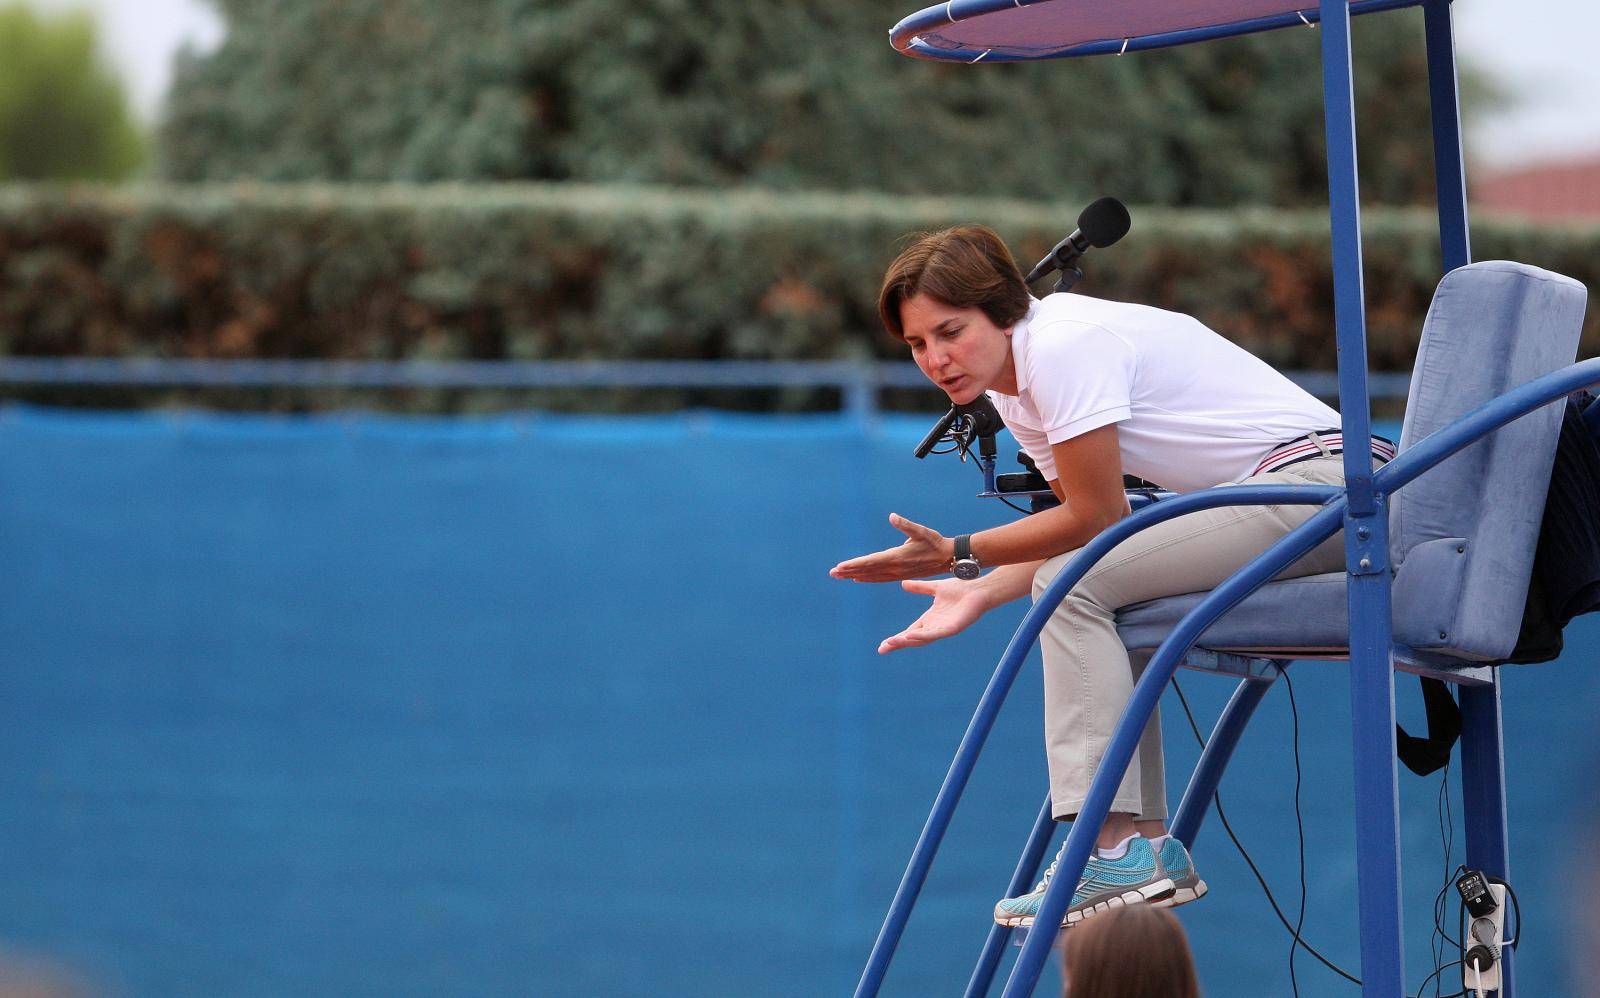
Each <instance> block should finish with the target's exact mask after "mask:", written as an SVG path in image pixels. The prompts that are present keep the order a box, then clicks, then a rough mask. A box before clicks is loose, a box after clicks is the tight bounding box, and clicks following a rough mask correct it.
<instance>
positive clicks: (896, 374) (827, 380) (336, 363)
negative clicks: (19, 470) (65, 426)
mask: <svg viewBox="0 0 1600 998" xmlns="http://www.w3.org/2000/svg"><path fill="white" fill-rule="evenodd" d="M1287 373H1288V376H1289V377H1290V378H1291V379H1292V380H1294V381H1295V383H1297V384H1299V385H1300V386H1301V387H1303V388H1305V389H1306V390H1307V391H1309V392H1311V393H1312V394H1313V395H1316V396H1319V397H1322V398H1335V397H1337V395H1338V379H1337V376H1336V375H1335V374H1334V373H1333V372H1332V371H1290V372H1287ZM1410 383H1411V376H1410V374H1409V373H1404V372H1393V373H1383V374H1374V375H1372V376H1371V390H1372V395H1373V397H1374V398H1385V399H1403V398H1405V396H1406V392H1407V389H1408V387H1409V385H1410ZM0 385H61V386H102V387H147V388H156V387H163V388H177V387H200V388H374V389H383V388H507V389H516V388H575V387H610V388H621V387H626V388H833V389H837V390H838V391H839V392H840V407H841V408H842V409H844V410H845V411H847V412H852V413H856V414H858V415H864V416H869V415H871V414H873V413H875V412H876V411H877V410H878V405H879V399H878V393H879V391H880V390H881V389H884V388H922V389H927V390H928V391H929V392H930V393H932V392H933V391H934V388H933V386H932V385H930V384H929V383H928V381H927V379H926V378H924V377H923V376H922V373H921V372H920V371H918V370H917V366H916V365H915V364H909V363H906V362H903V361H848V360H780V361H770V360H604V361H598V360H597V361H587V360H544V361H503V360H453V361H409V360H398V361H391V360H179V359H161V358H120V357H0Z"/></svg>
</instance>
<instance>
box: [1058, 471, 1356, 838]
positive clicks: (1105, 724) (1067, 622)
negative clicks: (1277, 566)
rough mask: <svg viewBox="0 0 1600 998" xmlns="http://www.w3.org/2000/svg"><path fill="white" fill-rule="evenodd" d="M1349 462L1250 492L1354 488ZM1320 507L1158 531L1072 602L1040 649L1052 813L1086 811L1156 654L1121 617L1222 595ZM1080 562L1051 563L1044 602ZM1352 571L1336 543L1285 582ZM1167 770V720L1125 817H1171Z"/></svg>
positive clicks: (1245, 510)
mask: <svg viewBox="0 0 1600 998" xmlns="http://www.w3.org/2000/svg"><path fill="white" fill-rule="evenodd" d="M1343 460H1344V459H1343V456H1342V455H1335V456H1324V457H1319V458H1315V459H1313V460H1310V461H1302V462H1300V463H1299V464H1295V465H1291V466H1289V467H1287V468H1284V469H1283V470H1282V471H1275V472H1269V473H1267V474H1262V475H1255V476H1252V477H1250V478H1247V479H1245V480H1244V481H1243V482H1240V483H1239V484H1241V485H1304V484H1312V485H1343V484H1344V465H1343ZM1317 509H1318V507H1317V506H1227V507H1223V508H1220V509H1210V510H1203V511H1201V512H1198V513H1191V514H1189V515H1188V516H1181V517H1178V518H1177V519H1175V520H1168V521H1167V522H1165V523H1159V524H1156V525H1155V526H1153V527H1150V528H1148V529H1146V530H1142V531H1140V532H1139V533H1137V534H1135V535H1133V536H1132V537H1130V538H1128V539H1127V540H1125V541H1123V542H1122V543H1121V544H1119V545H1117V546H1116V547H1115V548H1113V549H1112V550H1111V552H1110V553H1109V554H1107V555H1106V556H1105V557H1104V558H1102V559H1101V560H1100V562H1099V563H1098V564H1096V565H1095V566H1094V568H1092V569H1090V571H1089V574H1088V575H1086V576H1085V577H1084V578H1083V579H1082V581H1080V582H1079V583H1078V585H1077V586H1076V587H1075V588H1074V589H1073V590H1072V592H1070V593H1068V594H1067V597H1066V599H1064V600H1062V601H1061V606H1060V607H1058V608H1057V609H1056V612H1055V613H1054V614H1052V615H1051V617H1050V620H1049V622H1048V623H1046V624H1045V626H1044V631H1043V633H1042V634H1041V635H1040V638H1039V646H1040V651H1041V652H1042V654H1043V656H1044V726H1045V753H1046V755H1047V757H1048V759H1049V768H1050V798H1051V802H1052V813H1053V814H1054V815H1055V817H1056V818H1057V819H1058V820H1061V819H1070V818H1072V817H1073V816H1074V815H1076V814H1077V813H1078V810H1079V809H1080V808H1081V807H1082V806H1083V800H1084V797H1085V796H1087V794H1088V792H1089V781H1090V780H1091V779H1093V777H1094V771H1095V768H1096V767H1098V766H1099V765H1100V758H1101V756H1103V755H1104V754H1105V750H1106V746H1107V744H1108V743H1109V742H1110V741H1111V734H1112V732H1113V731H1114V730H1115V729H1116V725H1117V721H1118V720H1119V719H1121V717H1122V711H1123V709H1124V708H1125V707H1127V705H1128V700H1129V699H1130V698H1131V697H1132V696H1133V685H1134V683H1135V682H1136V681H1137V680H1138V678H1139V675H1140V674H1141V673H1142V672H1143V671H1144V667H1145V664H1146V662H1147V661H1148V659H1149V652H1137V653H1134V654H1132V655H1130V654H1129V652H1128V650H1127V649H1126V648H1124V647H1123V646H1122V642H1121V640H1120V639H1119V638H1118V637H1117V627H1116V611H1117V608H1118V607H1124V606H1128V605H1129V604H1132V603H1141V602H1143V601H1145V600H1151V599H1157V598H1159V597H1162V596H1177V595H1180V594H1182V593H1194V592H1202V591H1205V590H1210V589H1214V588H1216V586H1218V585H1219V584H1221V583H1222V581H1223V580H1225V579H1226V578H1227V577H1228V576H1230V575H1232V574H1233V573H1234V572H1235V571H1236V570H1238V569H1239V568H1240V567H1242V566H1243V565H1244V564H1245V562H1247V561H1249V560H1250V559H1252V558H1254V557H1255V556H1256V555H1258V554H1260V553H1261V552H1262V551H1265V550H1266V549H1267V548H1268V547H1270V546H1271V545H1272V543H1273V542H1274V541H1276V540H1278V539H1279V538H1281V537H1282V536H1283V535H1284V534H1287V533H1288V532H1289V531H1290V530H1292V529H1294V528H1295V527H1297V526H1299V525H1300V524H1301V523H1304V522H1305V521H1306V520H1308V519H1310V517H1311V516H1312V514H1314V513H1315V512H1316V511H1317ZM1076 553H1077V552H1075V551H1073V552H1068V553H1067V554H1063V555H1058V556H1056V557H1054V558H1051V559H1050V560H1048V561H1046V562H1045V563H1044V564H1043V565H1042V566H1040V568H1039V570H1038V572H1037V573H1035V575H1034V580H1033V598H1034V599H1035V600H1037V599H1038V598H1039V597H1040V596H1041V595H1042V594H1043V593H1044V590H1045V588H1046V587H1047V586H1048V585H1049V584H1050V581H1051V580H1052V579H1054V578H1055V577H1056V575H1057V573H1059V572H1060V571H1061V569H1062V568H1063V567H1065V566H1066V564H1067V562H1068V561H1070V560H1071V559H1072V557H1073V555H1075V554H1076ZM1343 568H1344V537H1343V535H1342V534H1335V535H1334V536H1333V537H1331V538H1329V539H1328V540H1327V541H1326V542H1324V543H1323V544H1321V545H1319V546H1318V547H1317V548H1316V549H1315V550H1313V551H1312V552H1311V553H1310V554H1308V555H1306V556H1305V557H1304V558H1301V559H1300V560H1299V561H1298V562H1296V563H1295V564H1293V565H1291V566H1289V568H1287V569H1285V570H1284V571H1283V572H1282V573H1281V574H1280V575H1279V578H1294V577H1297V576H1301V575H1317V574H1320V573H1323V572H1337V571H1341V570H1342V569H1343ZM1166 797H1167V791H1166V775H1165V772H1164V769H1163V764H1162V759H1161V715H1160V712H1159V711H1158V712H1157V713H1156V714H1155V715H1154V716H1152V717H1151V719H1150V724H1149V725H1148V726H1147V727H1146V728H1145V732H1144V736H1143V737H1142V738H1141V739H1140V741H1139V751H1138V753H1137V754H1136V755H1135V756H1134V758H1133V761H1132V763H1131V764H1130V765H1129V766H1128V772H1127V775H1126V776H1125V777H1124V778H1123V780H1122V785H1121V786H1120V787H1119V788H1118V789H1117V796H1116V799H1115V800H1114V801H1113V803H1112V805H1111V810H1112V811H1113V812H1125V813H1129V814H1133V815H1135V816H1137V817H1138V818H1139V819H1141V820H1142V819H1163V818H1165V817H1166V816H1167V799H1166Z"/></svg>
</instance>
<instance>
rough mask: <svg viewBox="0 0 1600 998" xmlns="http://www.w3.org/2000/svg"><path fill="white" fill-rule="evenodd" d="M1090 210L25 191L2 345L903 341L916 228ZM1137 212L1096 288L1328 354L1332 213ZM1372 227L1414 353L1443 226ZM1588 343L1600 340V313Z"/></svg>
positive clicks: (585, 191)
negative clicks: (887, 299)
mask: <svg viewBox="0 0 1600 998" xmlns="http://www.w3.org/2000/svg"><path fill="white" fill-rule="evenodd" d="M1075 214H1076V209H1075V208H1074V207H1072V206H1067V205H1059V204H1051V203H1048V202H1037V201H1035V202H1026V201H1002V200H975V199H967V200H960V199H931V198H903V197H894V196H888V195H876V194H874V195H868V194H849V195H843V194H817V193H811V194H776V193H773V192H769V191H759V190H746V191H735V192H723V191H683V190H669V189H662V188H636V187H622V186H612V187H594V186H588V185H582V184H570V183H563V184H478V185H470V186H466V185H453V184H429V185H382V186H375V187H374V186H362V185H350V184H337V185H308V186H282V185H259V184H250V185H241V186H238V187H234V186H194V185H180V186H173V187H161V186H156V187H121V188H105V189H64V190H63V189H55V188H30V187H28V186H26V185H8V186H6V187H0V318H3V320H4V321H0V354H20V355H56V356H73V355H91V356H125V357H138V356H166V357H218V358H244V357H320V358H348V359H368V358H372V359H481V360H495V359H502V358H510V359H519V360H539V359H630V358H649V359H674V360H676V359H685V360H699V359H709V358H740V359H751V360H757V359H861V358H868V357H874V356H876V357H882V358H900V359H903V358H904V357H905V356H906V354H905V349H904V347H903V346H901V345H899V344H896V343H893V342H891V341H890V340H889V339H888V337H886V336H885V335H884V334H883V333H882V332H881V331H880V330H879V329H878V326H877V319H876V316H875V314H874V311H873V303H874V302H875V301H876V293H877V288H878V281H879V280H880V278H881V275H882V273H883V267H884V265H885V264H886V263H888V261H889V260H890V259H891V258H892V257H893V256H894V253H895V251H896V244H897V241H898V240H899V239H900V238H901V237H902V236H903V235H904V234H905V233H907V232H909V231H912V230H916V229H925V228H932V227H937V226H942V225H949V224H953V223H956V222H960V221H968V220H972V219H982V220H984V221H986V222H989V223H991V224H993V225H994V226H995V227H996V228H997V229H998V230H999V231H1000V233H1001V234H1002V235H1003V236H1004V237H1005V238H1006V239H1007V241H1008V243H1009V245H1010V246H1011V247H1012V248H1013V250H1014V251H1015V253H1016V255H1017V256H1018V257H1020V258H1022V259H1024V260H1028V261H1031V260H1034V259H1037V258H1038V257H1039V256H1041V255H1042V254H1044V253H1045V252H1047V251H1048V250H1049V248H1050V246H1051V245H1052V244H1053V243H1054V242H1055V241H1056V240H1057V239H1059V238H1060V236H1061V233H1062V232H1063V231H1066V230H1067V229H1068V228H1069V227H1070V225H1071V221H1072V217H1073V215H1075ZM1133 215H1134V229H1133V231H1132V233H1130V235H1129V236H1128V238H1127V239H1125V240H1123V241H1122V242H1120V243H1118V244H1117V246H1116V247H1115V248H1114V249H1113V250H1107V251H1105V255H1104V256H1103V257H1097V258H1096V259H1095V260H1093V261H1092V262H1091V266H1090V267H1089V268H1088V277H1087V279H1086V281H1085V283H1084V285H1083V290H1084V291H1085V292H1086V293H1089V294H1095V295H1101V296H1104V297H1108V298H1113V299H1118V300H1125V301H1141V302H1148V303H1151V304H1156V305H1160V306H1163V307H1166V308H1173V309H1178V310H1180V311H1185V312H1190V313H1193V314H1194V315H1196V316H1198V317H1200V318H1201V319H1202V320H1204V321H1205V322H1207V323H1209V324H1210V325H1211V326H1212V327H1213V328H1215V329H1216V330H1217V331H1218V332H1220V333H1222V334H1223V335H1225V336H1228V337H1230V338H1231V339H1233V340H1235V341H1236V342H1238V343H1240V344H1241V345H1243V346H1245V347H1246V348H1247V349H1249V350H1250V351H1251V352H1253V353H1255V354H1256V355H1257V356H1259V357H1262V358H1263V359H1265V360H1267V361H1269V362H1270V363H1272V364H1274V365H1276V366H1278V367H1280V368H1283V369H1293V368H1301V369H1313V370H1315V369H1322V370H1327V369H1330V368H1332V367H1333V366H1334V363H1335V349H1334V340H1333V328H1332V327H1333V318H1332V317H1333V307H1332V300H1333V287H1332V278H1331V265H1330V260H1329V247H1328V242H1329V241H1328V216H1327V212H1326V210H1325V209H1304V210H1293V211H1288V210H1272V209H1248V210H1240V209H1229V210H1226V211H1213V210H1197V209H1183V210H1165V211H1162V210H1153V209H1143V208H1139V207H1137V206H1136V207H1135V209H1134V212H1133ZM1365 221H1366V225H1365V227H1364V232H1365V237H1366V238H1365V241H1364V243H1365V244H1364V247H1363V250H1364V255H1365V261H1366V292H1367V302H1368V307H1367V327H1368V340H1369V345H1368V352H1369V357H1370V360H1371V364H1372V366H1373V367H1374V368H1376V369H1379V370H1406V369H1409V367H1410V366H1411V362H1412V359H1413V357H1414V356H1415V353H1416V346H1417V336H1418V332H1419V331H1420V329H1421V325H1422V317H1423V314H1424V312H1425V311H1426V309H1427V306H1428V302H1429V300H1430V299H1431V297H1432V295H1433V289H1434V287H1435V285H1436V284H1437V283H1438V279H1439V268H1440V260H1439V248H1438V231H1437V227H1436V219H1435V218H1434V217H1433V213H1432V212H1430V211H1426V210H1418V209H1387V208H1385V209H1375V210H1373V211H1370V212H1368V213H1367V218H1366V220H1365ZM1473 249H1474V250H1475V252H1476V253H1477V255H1478V256H1479V257H1480V258H1482V259H1512V260H1523V261H1526V262H1528V263H1531V264H1534V265H1536V266H1541V267H1546V268H1548V269H1550V270H1555V271H1557V272H1560V273H1564V274H1569V275H1571V276H1573V277H1575V278H1577V279H1578V280H1581V281H1583V282H1584V283H1586V284H1588V285H1589V286H1591V287H1593V286H1596V285H1597V284H1600V227H1595V226H1588V227H1581V228H1580V227H1573V228H1554V227H1546V228H1535V227H1530V226H1527V225H1525V224H1521V223H1519V222H1518V221H1516V220H1507V221H1496V220H1494V219H1492V218H1490V219H1479V221H1478V223H1477V224H1475V225H1474V226H1473ZM1218 261H1231V262H1232V265H1229V266H1219V265H1218ZM1039 290H1040V291H1041V292H1042V291H1044V290H1046V286H1044V285H1041V287H1040V288H1039ZM1582 349H1583V352H1584V353H1585V355H1591V354H1593V353H1594V352H1595V351H1596V350H1597V349H1600V316H1596V315H1591V316H1589V319H1588V323H1587V325H1586V326H1585V330H1584V340H1583V348H1582Z"/></svg>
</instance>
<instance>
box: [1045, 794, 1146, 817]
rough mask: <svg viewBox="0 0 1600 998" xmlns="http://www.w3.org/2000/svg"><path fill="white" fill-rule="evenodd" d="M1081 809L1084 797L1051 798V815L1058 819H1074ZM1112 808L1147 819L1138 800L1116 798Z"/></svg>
mask: <svg viewBox="0 0 1600 998" xmlns="http://www.w3.org/2000/svg"><path fill="white" fill-rule="evenodd" d="M1081 810H1083V798H1082V797H1075V798H1073V799H1071V800H1067V801H1061V802H1057V801H1055V800H1054V798H1052V800H1051V804H1050V815H1051V817H1053V818H1055V820H1057V821H1072V820H1074V819H1076V818H1077V817H1078V812H1079V811H1081ZM1111 810H1112V811H1121V812H1122V813H1124V814H1132V815H1138V817H1137V818H1136V819H1135V820H1137V821H1143V820H1145V819H1144V815H1142V814H1140V809H1139V802H1138V801H1137V800H1114V801H1112V802H1111ZM1162 817H1163V818H1165V817H1166V815H1162Z"/></svg>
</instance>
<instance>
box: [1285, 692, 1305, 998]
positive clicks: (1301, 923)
mask: <svg viewBox="0 0 1600 998" xmlns="http://www.w3.org/2000/svg"><path fill="white" fill-rule="evenodd" d="M1278 674H1279V675H1281V676H1282V677H1283V685H1284V688H1285V689H1287V690H1288V691H1289V718H1290V723H1291V725H1292V727H1291V731H1292V733H1293V739H1292V741H1293V744H1294V827H1295V831H1296V832H1297V833H1298V834H1299V836H1300V917H1299V918H1298V919H1296V920H1295V923H1294V941H1293V942H1291V943H1290V944H1289V986H1290V987H1291V988H1293V989H1294V995H1295V998H1300V982H1299V980H1298V979H1296V978H1295V975H1294V954H1295V950H1297V949H1298V948H1299V945H1300V933H1301V931H1302V930H1304V929H1305V925H1306V823H1305V820H1304V818H1303V817H1302V816H1301V814H1300V709H1299V708H1298V707H1297V706H1296V705H1295V702H1294V681H1293V680H1291V679H1290V678H1289V670H1288V669H1280V670H1279V673H1278Z"/></svg>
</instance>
